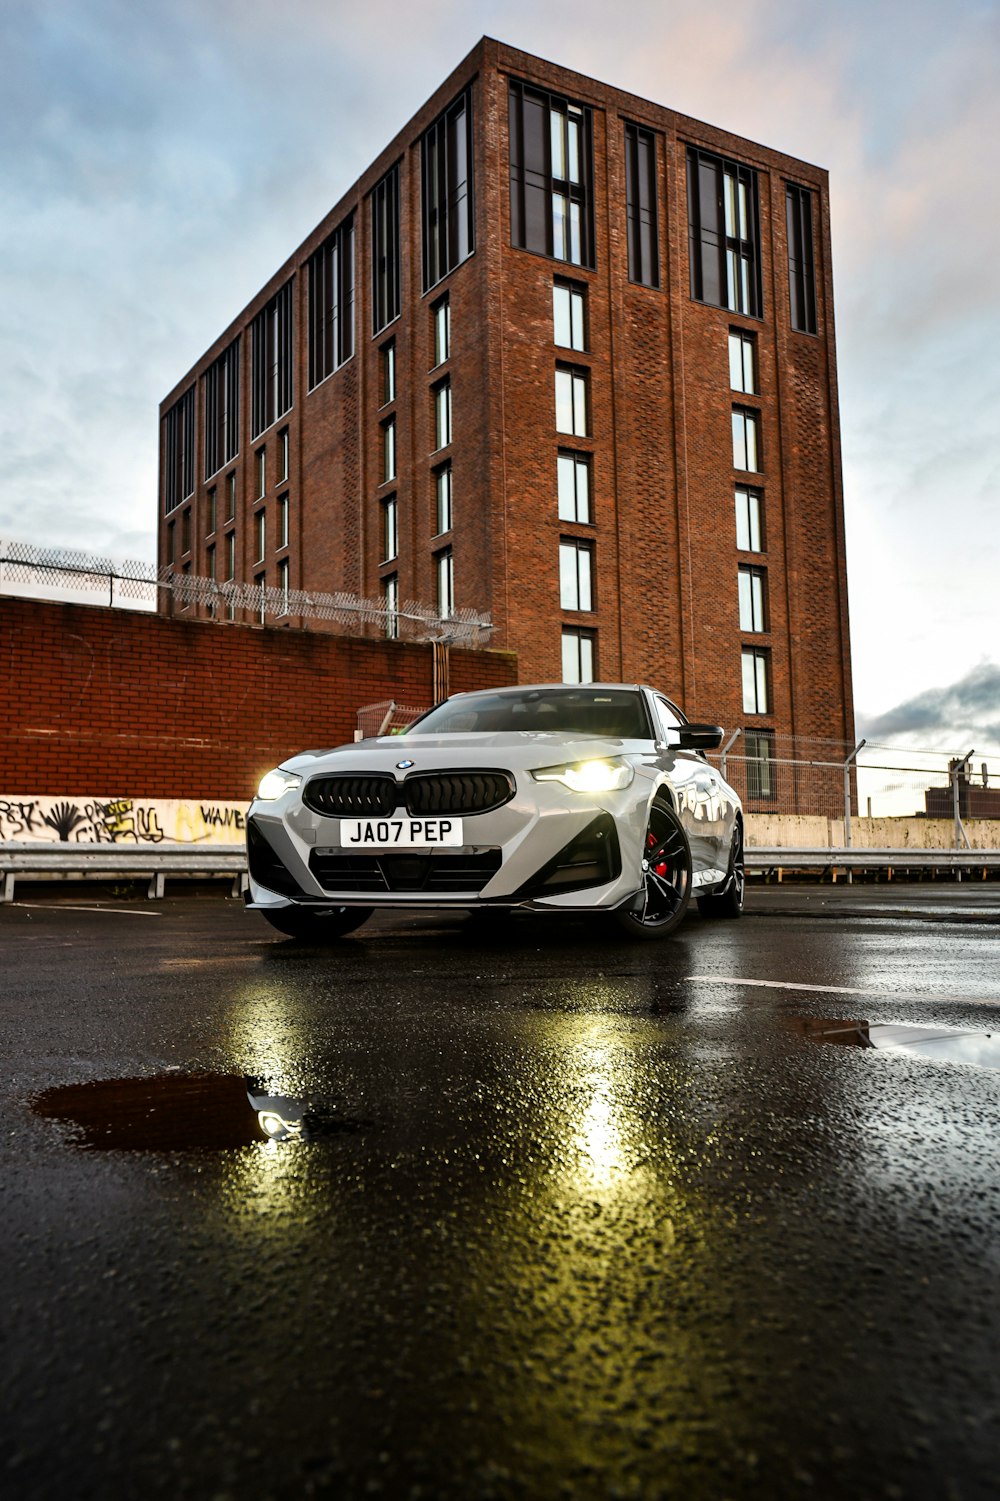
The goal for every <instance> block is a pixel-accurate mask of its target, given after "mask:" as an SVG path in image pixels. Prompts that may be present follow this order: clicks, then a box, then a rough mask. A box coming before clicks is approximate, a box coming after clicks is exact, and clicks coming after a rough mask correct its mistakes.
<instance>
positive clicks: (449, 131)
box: [421, 90, 474, 292]
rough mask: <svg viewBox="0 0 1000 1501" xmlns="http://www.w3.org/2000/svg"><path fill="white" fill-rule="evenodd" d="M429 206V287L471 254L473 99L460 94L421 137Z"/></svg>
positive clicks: (426, 243)
mask: <svg viewBox="0 0 1000 1501" xmlns="http://www.w3.org/2000/svg"><path fill="white" fill-rule="evenodd" d="M421 153H422V165H423V173H422V191H423V211H424V222H423V231H424V291H425V292H428V291H430V289H431V287H433V286H435V285H436V284H437V283H438V282H439V281H440V280H441V278H442V277H444V276H447V275H448V273H449V271H454V269H455V267H456V266H458V265H460V264H461V262H462V261H464V260H465V258H466V256H468V255H471V254H472V251H473V248H474V238H473V234H474V232H473V199H472V100H471V96H470V94H469V92H468V90H467V91H466V92H465V93H464V94H462V95H460V97H459V98H458V99H456V100H455V103H454V104H452V105H451V106H450V107H449V108H448V109H447V110H445V112H444V114H443V115H441V116H440V117H439V118H438V119H437V120H435V122H434V124H433V125H432V126H431V128H430V130H428V131H426V132H425V134H424V137H423V141H422V142H421Z"/></svg>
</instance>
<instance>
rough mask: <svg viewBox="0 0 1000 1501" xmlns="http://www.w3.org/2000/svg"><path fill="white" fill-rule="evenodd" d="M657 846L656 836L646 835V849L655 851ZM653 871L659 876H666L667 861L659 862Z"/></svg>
mask: <svg viewBox="0 0 1000 1501" xmlns="http://www.w3.org/2000/svg"><path fill="white" fill-rule="evenodd" d="M655 846H656V836H655V835H654V834H647V835H646V848H647V849H650V850H651V849H654V848H655ZM653 869H654V870H655V871H656V874H657V875H658V876H665V875H666V873H667V862H666V860H660V861H658V862H657V864H656V865H654V866H653Z"/></svg>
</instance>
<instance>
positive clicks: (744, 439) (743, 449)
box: [733, 407, 760, 474]
mask: <svg viewBox="0 0 1000 1501" xmlns="http://www.w3.org/2000/svg"><path fill="white" fill-rule="evenodd" d="M733 468H734V469H745V470H747V472H748V473H751V474H756V473H757V472H758V471H759V469H760V414H759V413H758V412H751V411H748V410H747V408H746V407H733Z"/></svg>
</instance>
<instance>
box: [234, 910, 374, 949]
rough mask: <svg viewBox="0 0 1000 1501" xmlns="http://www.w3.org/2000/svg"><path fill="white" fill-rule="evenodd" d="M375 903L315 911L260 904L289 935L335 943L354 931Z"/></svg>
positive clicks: (275, 926)
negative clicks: (266, 906)
mask: <svg viewBox="0 0 1000 1501" xmlns="http://www.w3.org/2000/svg"><path fill="white" fill-rule="evenodd" d="M374 910H375V909H374V908H373V907H321V908H319V909H318V910H316V911H311V910H310V909H309V908H307V907H273V908H264V907H260V908H258V911H259V912H260V914H261V916H262V917H266V918H267V920H268V922H269V923H270V924H271V927H272V928H277V930H278V932H279V933H284V934H285V935H286V937H288V938H305V939H307V940H308V941H309V942H310V943H334V942H336V940H337V939H338V938H343V936H344V934H345V933H353V932H354V929H355V928H360V926H361V924H362V923H363V922H367V921H368V919H369V917H371V915H372V912H373V911H374Z"/></svg>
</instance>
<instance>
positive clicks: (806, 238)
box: [785, 182, 816, 334]
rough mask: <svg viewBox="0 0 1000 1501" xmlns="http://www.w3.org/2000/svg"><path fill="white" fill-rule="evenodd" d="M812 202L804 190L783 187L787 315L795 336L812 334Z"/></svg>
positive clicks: (788, 185) (787, 185)
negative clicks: (786, 252) (786, 236)
mask: <svg viewBox="0 0 1000 1501" xmlns="http://www.w3.org/2000/svg"><path fill="white" fill-rule="evenodd" d="M812 198H813V195H812V193H811V192H810V190H809V189H808V188H802V187H799V186H798V185H797V184H796V183H792V182H788V183H786V184H785V226H786V229H787V232H788V311H789V318H790V320H791V325H792V328H793V329H794V331H795V332H796V333H800V334H814V333H815V332H816V261H815V257H814V252H813V244H814V242H813V232H812Z"/></svg>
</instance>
